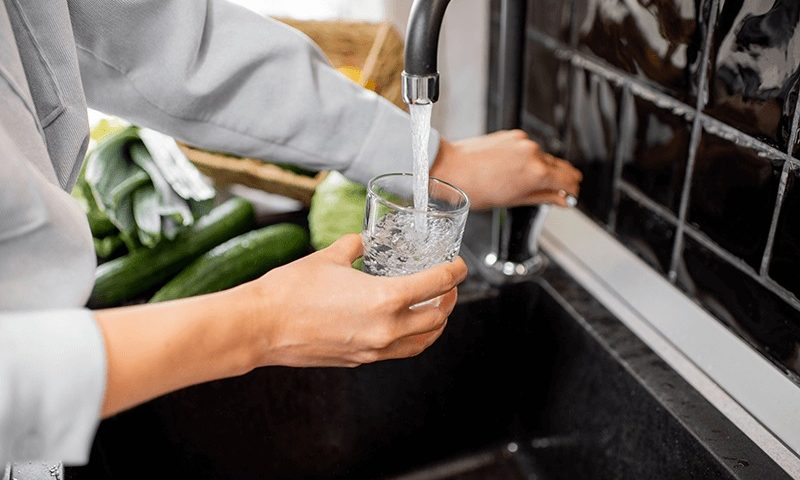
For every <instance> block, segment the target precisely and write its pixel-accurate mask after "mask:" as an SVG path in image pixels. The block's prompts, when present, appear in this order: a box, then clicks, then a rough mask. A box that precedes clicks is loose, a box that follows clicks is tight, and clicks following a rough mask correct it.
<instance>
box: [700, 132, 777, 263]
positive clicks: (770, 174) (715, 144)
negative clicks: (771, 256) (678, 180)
mask: <svg viewBox="0 0 800 480" xmlns="http://www.w3.org/2000/svg"><path fill="white" fill-rule="evenodd" d="M782 167H783V162H782V161H780V160H773V159H770V158H766V157H763V156H759V154H758V153H756V152H755V151H753V150H750V149H748V148H744V147H741V146H738V145H736V144H734V143H732V142H729V141H727V140H724V139H721V138H719V137H716V136H714V135H711V134H709V133H707V132H703V136H702V139H701V141H700V147H699V149H698V151H697V160H696V163H695V169H694V176H693V177H692V190H691V197H690V203H689V211H688V219H689V221H690V222H691V223H692V224H694V225H695V226H697V227H699V228H700V230H702V231H703V232H705V233H706V234H707V235H708V236H709V237H711V238H712V239H713V240H714V241H715V242H717V243H718V244H719V245H720V246H722V247H723V248H725V249H726V250H728V251H729V252H731V253H733V254H734V255H736V256H737V257H740V258H742V259H744V260H745V261H746V262H747V263H749V264H750V265H751V266H752V267H753V268H754V269H755V270H756V271H758V269H759V268H760V265H761V257H762V256H763V254H764V247H765V246H766V243H767V236H768V235H769V227H770V222H771V221H772V211H773V209H774V208H775V199H776V197H777V193H778V183H779V181H780V174H781V168H782Z"/></svg>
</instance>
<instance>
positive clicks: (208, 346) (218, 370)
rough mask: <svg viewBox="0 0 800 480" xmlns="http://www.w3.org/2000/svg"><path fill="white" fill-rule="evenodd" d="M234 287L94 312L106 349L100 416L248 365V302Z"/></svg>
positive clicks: (234, 372) (231, 373)
mask: <svg viewBox="0 0 800 480" xmlns="http://www.w3.org/2000/svg"><path fill="white" fill-rule="evenodd" d="M236 292H237V291H236V290H232V291H226V292H220V293H216V294H211V295H205V296H201V297H196V298H191V299H186V300H178V301H174V302H166V303H159V304H148V305H141V306H134V307H124V308H115V309H109V310H100V311H97V312H95V318H96V320H97V323H98V324H99V325H100V329H101V331H102V333H103V337H104V339H105V344H106V351H107V352H108V353H107V363H108V368H107V387H106V393H105V399H104V402H103V409H102V415H103V417H107V416H110V415H113V414H115V413H117V412H119V411H121V410H125V409H127V408H130V407H133V406H135V405H137V404H140V403H142V402H145V401H147V400H150V399H152V398H155V397H158V396H160V395H163V394H165V393H168V392H171V391H174V390H177V389H180V388H183V387H186V386H189V385H193V384H197V383H201V382H205V381H210V380H215V379H219V378H224V377H230V376H235V375H240V374H243V373H245V372H247V371H249V370H250V369H252V368H253V364H252V358H251V351H250V349H249V347H248V345H249V344H250V343H251V342H250V341H249V340H250V338H249V335H248V332H247V328H246V325H247V323H246V322H245V321H243V319H245V318H246V315H247V312H246V311H245V309H246V305H245V303H246V302H239V301H236V299H235V298H234V296H235V295H236V294H237V293H236ZM265 320H266V319H265Z"/></svg>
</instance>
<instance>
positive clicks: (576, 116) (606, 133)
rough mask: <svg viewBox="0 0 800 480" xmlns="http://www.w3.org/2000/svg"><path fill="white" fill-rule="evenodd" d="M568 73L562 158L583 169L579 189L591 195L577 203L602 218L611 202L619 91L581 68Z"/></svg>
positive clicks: (609, 210)
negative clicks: (568, 108) (566, 116)
mask: <svg viewBox="0 0 800 480" xmlns="http://www.w3.org/2000/svg"><path fill="white" fill-rule="evenodd" d="M572 73H573V76H572V85H571V88H572V92H571V98H570V100H569V105H570V122H569V124H568V126H567V132H566V138H567V142H566V144H567V145H566V152H567V153H566V158H569V159H570V161H572V163H573V164H574V165H575V166H576V167H578V168H579V169H580V170H581V172H582V173H583V177H584V181H583V183H582V184H581V191H582V192H583V194H585V195H586V196H587V197H589V198H592V199H593V201H592V202H584V203H583V204H582V205H581V207H582V208H584V210H585V211H586V212H587V213H589V214H590V215H591V216H593V217H595V218H597V219H599V220H601V221H603V222H605V221H608V219H609V214H610V213H611V206H612V192H613V189H612V186H613V174H614V152H615V150H616V147H617V141H618V138H619V133H618V126H619V114H620V102H621V96H622V92H621V90H620V88H619V87H618V86H616V85H614V84H613V83H611V82H609V81H608V80H606V79H604V78H601V77H599V76H597V75H593V74H592V73H590V72H587V71H585V70H582V69H579V68H573V70H572Z"/></svg>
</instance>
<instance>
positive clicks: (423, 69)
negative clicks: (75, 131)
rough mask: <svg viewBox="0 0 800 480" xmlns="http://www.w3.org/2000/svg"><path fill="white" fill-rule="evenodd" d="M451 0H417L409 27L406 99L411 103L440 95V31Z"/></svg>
mask: <svg viewBox="0 0 800 480" xmlns="http://www.w3.org/2000/svg"><path fill="white" fill-rule="evenodd" d="M449 3H450V0H414V3H413V4H412V5H411V14H410V16H409V18H408V28H407V29H406V48H405V68H404V71H403V101H405V102H406V103H407V104H409V105H413V104H428V103H434V102H436V101H437V100H438V99H439V71H438V66H437V63H438V62H437V59H438V53H439V32H440V30H441V28H442V20H443V19H444V12H445V10H446V9H447V5H448V4H449Z"/></svg>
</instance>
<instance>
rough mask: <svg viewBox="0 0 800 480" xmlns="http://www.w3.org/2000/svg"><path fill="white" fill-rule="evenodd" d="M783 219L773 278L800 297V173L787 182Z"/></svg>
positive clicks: (791, 174) (775, 247) (794, 171)
mask: <svg viewBox="0 0 800 480" xmlns="http://www.w3.org/2000/svg"><path fill="white" fill-rule="evenodd" d="M786 180H787V181H786V192H785V194H784V197H783V206H782V209H781V215H780V217H779V218H778V224H777V228H776V230H775V244H774V245H773V247H772V259H771V261H770V265H769V274H770V276H771V277H772V278H773V279H774V280H775V281H776V282H778V283H779V284H781V285H783V287H784V288H786V289H787V290H789V291H790V292H792V293H794V294H795V296H798V297H800V255H799V254H798V253H799V252H800V170H797V169H796V168H795V169H792V171H791V172H789V175H788V177H787V179H786Z"/></svg>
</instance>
